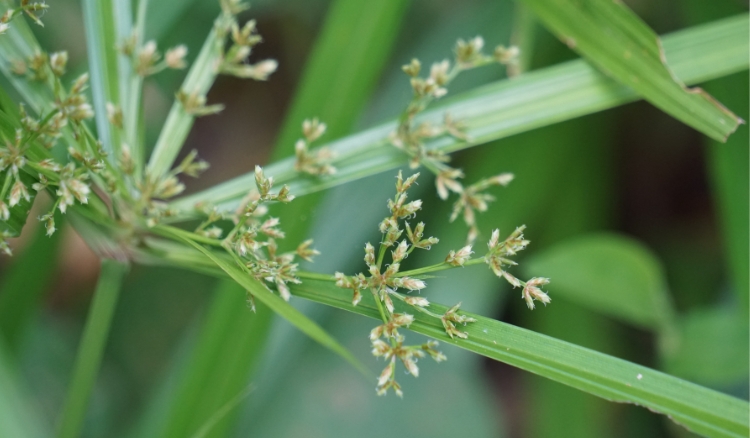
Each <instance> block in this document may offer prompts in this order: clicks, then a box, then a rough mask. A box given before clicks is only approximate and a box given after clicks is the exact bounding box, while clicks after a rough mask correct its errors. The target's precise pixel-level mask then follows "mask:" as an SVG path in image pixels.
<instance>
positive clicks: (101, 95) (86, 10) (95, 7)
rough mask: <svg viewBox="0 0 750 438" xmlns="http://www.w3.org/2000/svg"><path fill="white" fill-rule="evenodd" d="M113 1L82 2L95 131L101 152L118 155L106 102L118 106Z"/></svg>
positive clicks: (117, 142)
mask: <svg viewBox="0 0 750 438" xmlns="http://www.w3.org/2000/svg"><path fill="white" fill-rule="evenodd" d="M114 12H115V11H114V9H113V5H112V0H85V1H84V2H83V19H84V25H85V28H86V46H87V49H88V55H89V56H88V58H89V74H90V77H91V94H92V95H93V103H94V110H95V113H96V129H97V131H98V134H99V140H101V142H102V145H103V146H104V149H105V150H106V151H108V152H109V153H110V158H111V157H112V153H113V152H114V153H115V157H116V156H119V151H120V133H119V132H118V130H117V129H116V128H114V127H113V126H111V125H110V123H109V120H108V119H107V108H106V104H107V102H110V103H113V104H115V105H119V104H120V89H119V87H118V82H119V81H118V78H119V76H118V74H119V66H118V59H117V58H118V56H117V50H116V46H117V30H116V26H115V23H116V21H115V15H114Z"/></svg>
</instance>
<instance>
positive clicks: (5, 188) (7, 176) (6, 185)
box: [0, 171, 13, 200]
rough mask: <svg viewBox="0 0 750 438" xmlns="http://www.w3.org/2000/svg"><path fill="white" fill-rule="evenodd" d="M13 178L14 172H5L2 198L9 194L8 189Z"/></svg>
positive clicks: (0, 193)
mask: <svg viewBox="0 0 750 438" xmlns="http://www.w3.org/2000/svg"><path fill="white" fill-rule="evenodd" d="M11 178H13V172H11V171H8V173H6V174H5V181H4V182H3V189H2V191H1V192H0V200H2V199H5V195H7V194H8V189H9V188H10V180H11Z"/></svg>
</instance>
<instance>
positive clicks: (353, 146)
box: [172, 15, 749, 217]
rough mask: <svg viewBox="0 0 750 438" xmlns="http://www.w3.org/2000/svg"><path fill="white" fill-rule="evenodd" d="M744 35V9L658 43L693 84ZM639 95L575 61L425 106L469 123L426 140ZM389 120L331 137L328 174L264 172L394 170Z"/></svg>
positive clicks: (523, 126)
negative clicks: (332, 167) (334, 156)
mask: <svg viewBox="0 0 750 438" xmlns="http://www.w3.org/2000/svg"><path fill="white" fill-rule="evenodd" d="M747 33H748V20H747V16H746V15H742V16H737V17H733V18H729V19H725V20H720V21H717V22H714V23H710V24H708V25H704V26H698V27H695V28H691V29H689V30H685V31H680V32H677V33H675V34H673V35H668V36H667V37H665V38H664V47H665V50H666V52H667V54H668V56H669V59H670V63H671V65H672V68H673V70H674V72H675V74H676V75H677V76H679V77H680V78H681V79H682V80H683V81H685V82H687V83H696V82H701V81H705V80H708V79H712V78H717V77H721V76H725V75H728V74H731V73H735V72H738V71H742V70H745V69H747V68H748V50H749V46H748V38H747ZM637 99H638V95H637V93H636V92H635V91H633V90H632V89H631V88H629V87H627V86H625V85H622V84H619V83H617V82H616V81H614V80H612V79H610V78H608V77H606V76H605V75H603V74H602V73H599V72H598V71H597V70H596V69H595V68H593V67H591V66H590V65H589V64H588V63H586V62H585V61H580V60H579V61H572V62H568V63H564V64H561V65H558V66H554V67H550V68H547V69H543V70H538V71H534V72H531V73H528V74H526V75H523V76H522V77H519V78H517V79H514V80H504V81H498V82H495V83H493V84H490V85H487V86H485V87H480V88H478V89H475V90H473V91H471V92H468V93H466V94H464V95H461V96H458V97H457V98H455V99H453V100H450V101H446V102H445V104H444V105H443V106H441V107H439V108H436V109H433V110H431V111H427V112H426V114H425V116H424V118H425V120H429V121H433V122H436V121H439V120H442V117H443V114H444V113H445V112H449V113H450V114H451V115H452V116H453V117H454V118H455V119H458V120H462V121H464V122H465V123H466V124H467V126H468V134H469V137H470V140H469V141H467V142H458V141H455V140H452V139H448V138H442V139H439V140H437V141H434V142H432V143H431V144H430V147H432V148H435V149H440V150H443V151H446V152H453V151H457V150H461V149H466V148H469V147H472V146H476V145H479V144H483V143H486V142H489V141H491V140H496V139H499V138H503V137H507V136H510V135H513V134H518V133H521V132H525V131H529V130H531V129H535V128H539V127H542V126H547V125H550V124H553V123H558V122H561V121H564V120H570V119H573V118H576V117H580V116H582V115H585V114H591V113H594V112H597V111H602V110H605V109H608V108H613V107H615V106H618V105H622V104H624V103H628V102H632V101H635V100H637ZM395 126H396V125H395V122H391V123H387V124H384V125H381V126H378V127H375V128H372V129H369V130H367V131H364V132H362V133H359V134H355V135H352V136H349V137H345V138H343V139H341V140H338V141H335V142H333V143H330V144H329V145H328V146H329V147H330V148H331V150H333V151H334V152H336V153H338V154H339V156H341V157H342V159H341V160H340V161H339V162H338V163H336V164H337V168H338V169H339V171H338V173H337V174H336V175H333V176H331V177H326V178H308V177H299V176H297V174H296V172H294V169H293V163H294V162H293V160H292V159H287V160H282V161H279V162H277V163H274V164H272V165H270V166H268V167H267V168H266V173H267V174H268V175H273V176H274V178H275V180H276V181H277V182H278V183H285V184H289V186H290V188H291V190H292V193H294V194H295V195H298V196H299V195H304V194H308V193H312V192H316V191H319V190H324V189H327V188H330V187H333V186H337V185H340V184H343V183H346V182H348V181H352V180H355V179H359V178H363V177H365V176H368V175H374V174H377V173H380V172H384V171H386V170H390V169H394V168H396V167H398V166H401V165H403V164H405V163H406V162H407V161H408V159H407V157H406V155H405V154H403V153H402V152H400V151H398V150H396V149H395V148H394V147H392V146H390V145H389V144H387V142H386V141H385V139H386V138H387V137H388V134H389V133H390V132H392V131H393V130H394V129H395ZM253 181H254V175H253V174H252V173H248V174H246V175H243V176H240V177H237V178H234V179H232V180H230V181H227V182H225V183H223V184H219V185H218V186H215V187H213V188H211V189H207V190H204V191H202V192H199V193H196V194H194V195H191V196H187V197H184V198H181V199H179V200H177V201H175V202H173V203H172V207H175V208H178V209H184V210H186V211H190V210H191V209H192V207H193V206H194V205H195V204H196V203H197V202H200V201H203V202H210V203H213V204H215V205H219V206H221V207H222V208H234V207H236V206H237V204H238V203H239V202H240V200H241V199H242V198H243V197H244V196H245V195H246V194H247V192H248V190H250V188H251V187H253V184H254V183H253ZM185 216H189V213H186V214H185V215H183V217H185Z"/></svg>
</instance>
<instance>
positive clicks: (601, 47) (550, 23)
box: [523, 0, 742, 141]
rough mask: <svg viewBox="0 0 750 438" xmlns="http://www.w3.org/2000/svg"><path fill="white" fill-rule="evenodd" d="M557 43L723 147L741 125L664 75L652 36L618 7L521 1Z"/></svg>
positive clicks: (599, 0)
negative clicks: (547, 29) (548, 30)
mask: <svg viewBox="0 0 750 438" xmlns="http://www.w3.org/2000/svg"><path fill="white" fill-rule="evenodd" d="M523 2H524V3H525V4H526V5H528V6H529V7H530V8H531V9H532V10H533V11H534V13H535V14H536V15H537V16H538V17H539V19H540V20H541V21H542V23H543V24H545V25H546V26H547V27H548V28H549V29H550V30H551V31H552V32H553V33H555V34H556V35H557V36H558V37H559V38H560V40H562V41H563V42H564V43H566V44H567V45H568V47H570V48H571V49H573V50H575V51H576V52H578V53H580V54H581V55H583V56H584V57H585V58H586V59H588V61H590V62H591V63H592V64H594V65H595V66H596V67H598V68H599V69H600V70H601V71H602V72H603V73H604V74H606V75H607V76H610V77H612V78H614V79H616V80H617V81H619V82H620V83H622V84H625V85H627V86H629V87H631V88H632V89H633V90H635V91H637V92H638V94H639V95H640V96H641V97H643V98H644V99H646V100H647V101H649V102H651V103H652V104H654V105H655V106H657V107H658V108H660V109H661V110H662V111H664V112H666V113H668V114H670V115H671V116H673V117H675V118H676V119H678V120H680V121H682V122H683V123H685V124H687V125H689V126H692V127H693V128H695V129H697V130H698V131H700V132H702V133H704V134H706V135H707V136H709V137H711V138H713V139H715V140H721V141H726V139H727V137H728V136H729V135H730V134H731V133H733V132H734V131H735V130H736V129H737V126H739V125H740V124H741V123H742V120H741V119H740V118H739V117H737V116H736V115H734V114H733V113H732V112H731V111H729V110H728V109H726V108H725V107H724V106H723V105H721V104H720V103H719V102H717V101H716V100H715V99H714V98H713V97H711V96H710V95H709V94H708V93H706V92H704V91H703V90H701V89H699V88H694V89H688V88H686V87H685V85H684V84H683V83H682V82H681V81H680V79H679V78H678V77H676V76H675V75H674V74H673V73H672V71H671V70H670V66H669V65H668V64H667V57H666V56H665V53H664V50H663V49H662V45H661V42H660V41H659V37H658V35H656V33H655V32H654V31H653V30H652V29H651V28H650V27H648V25H646V23H644V22H643V21H642V20H641V19H640V18H639V17H638V16H637V15H636V14H635V13H633V11H631V10H630V9H629V8H628V7H627V6H626V5H625V4H624V3H623V2H619V1H611V0H523Z"/></svg>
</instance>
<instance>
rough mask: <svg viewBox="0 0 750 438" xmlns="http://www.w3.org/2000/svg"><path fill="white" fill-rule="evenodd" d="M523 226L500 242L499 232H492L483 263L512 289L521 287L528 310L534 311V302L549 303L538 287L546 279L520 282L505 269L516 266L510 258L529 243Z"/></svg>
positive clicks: (547, 297)
mask: <svg viewBox="0 0 750 438" xmlns="http://www.w3.org/2000/svg"><path fill="white" fill-rule="evenodd" d="M525 229H526V226H525V225H522V226H520V227H518V228H516V229H515V230H514V231H513V233H511V235H510V236H508V237H507V238H506V239H505V240H503V241H502V242H501V241H500V230H494V231H493V232H492V237H491V238H490V241H489V242H488V243H487V248H488V252H487V255H486V256H485V257H484V261H485V262H486V263H487V264H488V265H489V266H490V269H492V272H494V273H495V275H497V276H498V277H500V278H504V279H505V280H506V281H507V282H508V283H510V285H511V286H513V287H514V288H516V287H521V288H522V292H521V297H522V298H523V299H524V300H525V301H526V305H527V306H529V309H532V310H533V309H534V301H535V300H536V301H539V302H541V303H542V304H544V305H545V306H546V305H547V304H549V302H550V301H551V299H550V297H549V295H547V294H546V293H544V292H543V291H542V290H541V289H540V288H539V286H543V285H545V284H548V283H549V279H548V278H541V277H538V278H532V279H531V280H529V281H522V280H519V279H518V278H516V277H515V276H513V275H512V274H511V273H509V272H508V270H507V267H509V266H515V265H517V263H516V262H514V261H513V260H511V259H510V257H513V256H515V255H516V254H518V252H519V251H522V250H524V249H526V246H527V245H528V244H529V241H528V240H526V239H524V237H523V232H524V230H525Z"/></svg>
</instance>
